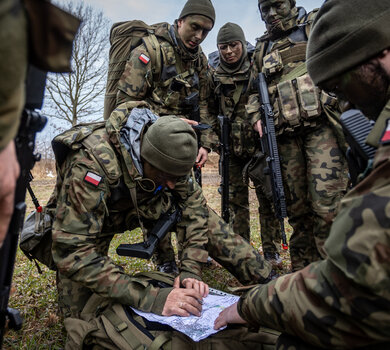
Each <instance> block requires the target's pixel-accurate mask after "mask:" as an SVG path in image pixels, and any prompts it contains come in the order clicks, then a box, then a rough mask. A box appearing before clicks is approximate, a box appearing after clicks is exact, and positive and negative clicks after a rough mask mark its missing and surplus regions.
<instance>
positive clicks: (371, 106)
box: [320, 58, 390, 120]
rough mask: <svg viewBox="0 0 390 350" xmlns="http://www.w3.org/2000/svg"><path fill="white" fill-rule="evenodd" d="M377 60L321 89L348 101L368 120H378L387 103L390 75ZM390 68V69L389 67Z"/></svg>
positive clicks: (324, 85)
mask: <svg viewBox="0 0 390 350" xmlns="http://www.w3.org/2000/svg"><path fill="white" fill-rule="evenodd" d="M385 68H386V67H384V66H383V65H382V64H381V63H380V62H379V60H378V59H377V58H374V59H372V60H370V61H369V62H367V63H365V64H363V65H360V66H359V67H357V68H355V69H352V70H350V71H348V72H345V73H344V74H341V75H340V76H338V77H336V78H332V79H330V80H327V81H326V82H324V83H323V84H321V85H320V87H321V88H322V89H323V90H325V91H329V92H332V93H334V94H335V95H336V96H338V97H339V98H341V99H343V100H346V101H348V102H349V103H350V104H351V105H352V106H353V107H355V108H357V109H360V110H361V111H362V112H363V113H364V114H365V115H366V116H367V117H368V118H370V119H374V120H375V119H377V118H378V116H379V114H380V113H381V111H382V110H383V108H384V106H385V105H386V102H387V91H388V89H389V86H390V74H389V72H387V71H386V69H385ZM389 68H390V67H389Z"/></svg>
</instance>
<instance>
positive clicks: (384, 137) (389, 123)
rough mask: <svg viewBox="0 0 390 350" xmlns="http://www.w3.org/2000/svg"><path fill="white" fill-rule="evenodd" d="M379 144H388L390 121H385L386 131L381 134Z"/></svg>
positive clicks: (389, 139)
mask: <svg viewBox="0 0 390 350" xmlns="http://www.w3.org/2000/svg"><path fill="white" fill-rule="evenodd" d="M380 143H381V144H382V145H388V144H389V143H390V119H387V121H386V129H385V130H384V131H383V133H382V137H381V141H380Z"/></svg>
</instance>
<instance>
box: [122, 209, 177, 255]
mask: <svg viewBox="0 0 390 350" xmlns="http://www.w3.org/2000/svg"><path fill="white" fill-rule="evenodd" d="M180 220H181V209H180V208H179V207H177V206H174V208H173V209H172V210H170V211H168V212H166V213H165V214H163V215H161V217H160V218H159V219H158V220H157V222H156V224H155V225H154V227H153V228H152V230H151V231H150V233H149V234H148V237H147V239H146V240H145V241H144V242H142V243H135V244H121V245H120V246H119V247H118V248H117V249H116V252H117V254H118V255H121V256H130V257H133V258H141V259H150V258H151V257H152V255H153V253H154V251H155V250H156V248H157V245H158V243H159V242H160V241H161V240H162V239H163V238H164V237H165V236H166V234H167V233H168V232H171V229H172V228H173V227H175V226H176V224H177V223H178V222H180Z"/></svg>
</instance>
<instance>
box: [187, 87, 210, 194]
mask: <svg viewBox="0 0 390 350" xmlns="http://www.w3.org/2000/svg"><path fill="white" fill-rule="evenodd" d="M184 105H186V106H190V107H191V112H190V114H189V117H190V119H191V120H194V121H196V122H198V123H200V111H199V92H197V91H195V92H192V93H191V94H190V95H189V96H187V97H186V98H185V99H184ZM193 128H194V129H195V131H196V136H197V138H198V150H199V148H200V147H201V143H200V132H201V131H203V130H206V129H209V128H210V125H207V124H198V125H194V126H193ZM194 174H195V180H196V182H197V183H198V184H199V186H201V187H202V169H201V166H199V165H198V164H194Z"/></svg>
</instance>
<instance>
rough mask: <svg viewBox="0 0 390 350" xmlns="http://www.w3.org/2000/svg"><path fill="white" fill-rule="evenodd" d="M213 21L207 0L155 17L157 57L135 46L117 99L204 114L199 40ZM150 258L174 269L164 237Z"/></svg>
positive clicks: (164, 111) (201, 154)
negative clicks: (172, 16) (170, 17)
mask: <svg viewBox="0 0 390 350" xmlns="http://www.w3.org/2000/svg"><path fill="white" fill-rule="evenodd" d="M214 22H215V10H214V7H213V4H212V3H211V1H210V0H188V1H187V2H186V4H185V5H184V7H183V9H182V11H181V13H180V15H179V18H178V19H177V20H176V21H175V23H174V24H173V25H170V24H168V23H161V24H160V25H159V27H158V28H157V29H156V30H155V35H156V39H157V41H158V45H159V48H158V50H160V51H161V62H160V60H159V62H158V63H155V66H154V65H153V62H155V60H154V59H152V55H156V53H155V51H154V50H152V52H149V50H148V48H147V47H146V45H145V44H141V45H140V46H139V47H137V48H135V49H134V50H133V51H132V52H131V54H130V58H129V59H128V61H127V63H126V67H125V70H124V72H123V75H122V77H121V79H120V80H119V83H118V93H117V105H119V104H121V103H123V102H132V106H134V107H135V106H137V107H139V108H149V109H151V110H153V112H154V113H156V114H157V115H159V116H164V115H176V116H180V117H182V118H188V119H191V117H190V116H191V113H192V112H193V109H194V107H195V108H199V113H200V119H201V120H204V119H205V118H206V117H207V115H208V112H207V100H206V94H207V93H206V91H207V78H206V71H207V59H206V57H205V55H204V54H203V52H202V49H201V47H200V44H201V43H202V41H203V40H204V39H205V38H206V36H207V34H208V33H209V31H210V30H211V29H212V28H213V26H214ZM157 64H158V67H156V66H157ZM194 94H197V96H198V97H197V98H196V99H197V100H198V101H197V102H195V100H196V99H193V101H192V102H191V101H190V100H189V98H191V97H193V96H194ZM194 102H195V104H196V106H195V105H194ZM208 133H209V132H208V131H207V130H206V131H203V132H202V139H201V142H200V148H199V151H198V156H197V159H196V162H197V166H199V167H201V166H203V165H204V163H205V162H206V161H207V158H208V152H209V151H210V147H211V144H210V143H209V142H207V140H208V139H209V138H208V137H207V135H208ZM156 263H157V265H159V269H160V270H161V271H165V272H175V271H176V270H177V268H176V265H175V257H174V251H173V249H172V246H171V245H170V243H169V242H168V241H167V240H166V241H165V242H164V244H163V246H161V247H160V249H159V251H158V256H157V260H156Z"/></svg>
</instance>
